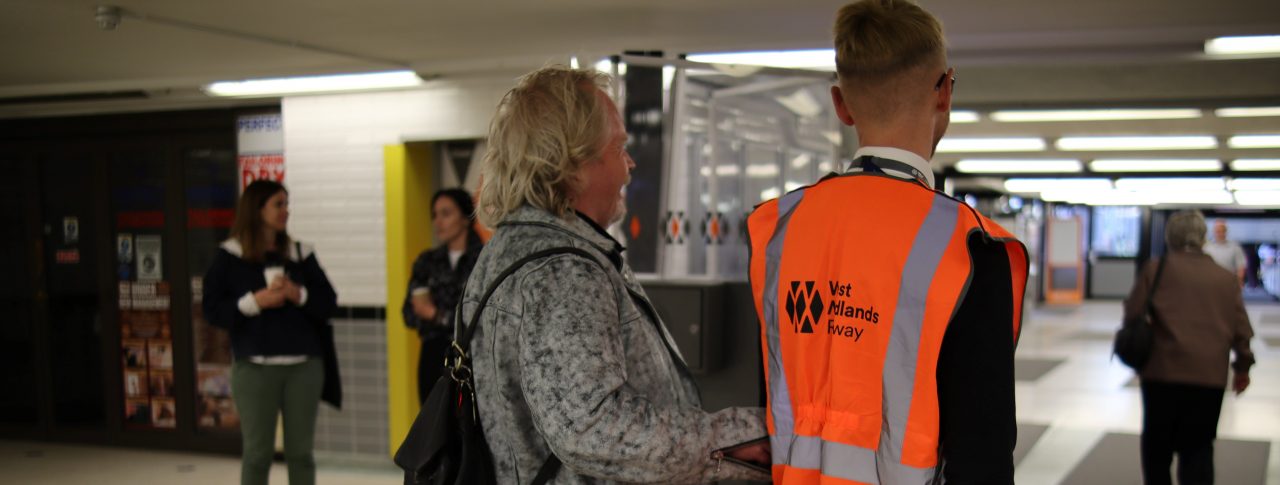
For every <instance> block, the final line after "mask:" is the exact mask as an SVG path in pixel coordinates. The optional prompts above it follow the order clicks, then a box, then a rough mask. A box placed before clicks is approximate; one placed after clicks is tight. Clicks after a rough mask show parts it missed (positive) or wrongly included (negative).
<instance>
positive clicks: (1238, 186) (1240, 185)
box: [1227, 178, 1280, 190]
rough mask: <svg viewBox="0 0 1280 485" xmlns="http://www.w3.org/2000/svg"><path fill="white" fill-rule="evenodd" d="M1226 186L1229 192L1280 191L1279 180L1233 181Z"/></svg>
mask: <svg viewBox="0 0 1280 485" xmlns="http://www.w3.org/2000/svg"><path fill="white" fill-rule="evenodd" d="M1227 186H1228V187H1230V188H1231V190H1280V179H1249V178H1244V179H1233V180H1232V181H1231V182H1228V183H1227Z"/></svg>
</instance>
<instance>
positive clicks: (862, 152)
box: [848, 146, 934, 189]
mask: <svg viewBox="0 0 1280 485" xmlns="http://www.w3.org/2000/svg"><path fill="white" fill-rule="evenodd" d="M862 157H875V158H882V159H886V160H893V161H896V162H900V163H901V164H902V169H898V168H896V167H886V168H885V169H884V171H885V173H886V174H887V175H895V176H897V177H898V178H913V179H916V180H919V181H920V182H921V183H923V184H925V185H927V186H928V187H929V188H931V189H932V188H934V180H933V168H931V167H930V166H929V161H928V160H925V159H923V158H920V155H916V154H914V153H911V152H909V151H906V150H903V149H901V148H893V147H877V146H867V147H862V148H859V149H858V151H857V152H855V153H854V154H853V160H854V163H853V164H852V165H851V166H850V167H849V170H848V171H849V172H857V171H861V170H862V169H861V167H860V166H859V165H858V159H859V158H862ZM907 170H910V172H908V171H907Z"/></svg>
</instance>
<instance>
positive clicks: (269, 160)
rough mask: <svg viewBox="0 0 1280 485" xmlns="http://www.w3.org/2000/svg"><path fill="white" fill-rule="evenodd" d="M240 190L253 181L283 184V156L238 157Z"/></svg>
mask: <svg viewBox="0 0 1280 485" xmlns="http://www.w3.org/2000/svg"><path fill="white" fill-rule="evenodd" d="M239 165H240V188H241V189H242V190H243V189H244V188H245V187H247V186H249V184H250V183H252V182H253V181H254V180H264V179H265V180H274V181H276V182H284V155H280V154H273V155H240V157H239Z"/></svg>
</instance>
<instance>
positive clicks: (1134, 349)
mask: <svg viewBox="0 0 1280 485" xmlns="http://www.w3.org/2000/svg"><path fill="white" fill-rule="evenodd" d="M1168 260H1169V258H1168V255H1167V254H1166V255H1165V257H1163V258H1160V263H1158V264H1157V265H1156V279H1155V281H1152V282H1151V288H1150V289H1148V290H1147V306H1146V308H1145V309H1143V311H1142V313H1141V314H1139V315H1134V316H1133V317H1131V318H1129V319H1128V320H1125V321H1124V323H1123V324H1122V325H1121V326H1120V330H1119V331H1117V332H1116V341H1115V345H1114V346H1113V347H1112V349H1111V352H1112V353H1113V354H1115V356H1116V357H1119V358H1120V362H1124V365H1127V366H1129V367H1130V368H1132V369H1133V370H1134V372H1142V368H1143V367H1145V366H1146V365H1147V361H1148V360H1150V359H1151V346H1152V344H1153V343H1154V341H1155V327H1154V325H1155V323H1156V308H1155V302H1153V301H1152V298H1154V297H1155V296H1156V287H1157V286H1160V275H1161V274H1162V273H1164V263H1165V261H1168Z"/></svg>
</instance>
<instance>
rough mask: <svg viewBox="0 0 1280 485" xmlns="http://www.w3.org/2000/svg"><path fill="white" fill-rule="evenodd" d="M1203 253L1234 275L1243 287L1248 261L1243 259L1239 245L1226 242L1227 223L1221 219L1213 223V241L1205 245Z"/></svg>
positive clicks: (1242, 250)
mask: <svg viewBox="0 0 1280 485" xmlns="http://www.w3.org/2000/svg"><path fill="white" fill-rule="evenodd" d="M1204 252H1205V254H1208V255H1209V257H1212V258H1213V261H1214V262H1216V263H1218V266H1221V267H1223V268H1226V270H1227V271H1230V272H1231V274H1233V275H1236V278H1238V279H1239V280H1240V285H1242V286H1243V285H1244V272H1245V268H1247V267H1249V260H1248V259H1246V258H1245V257H1244V249H1242V248H1241V247H1240V244H1238V243H1236V242H1235V241H1230V240H1227V221H1224V220H1222V219H1218V220H1217V221H1214V223H1213V239H1212V240H1210V241H1209V242H1207V243H1205V245H1204Z"/></svg>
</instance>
